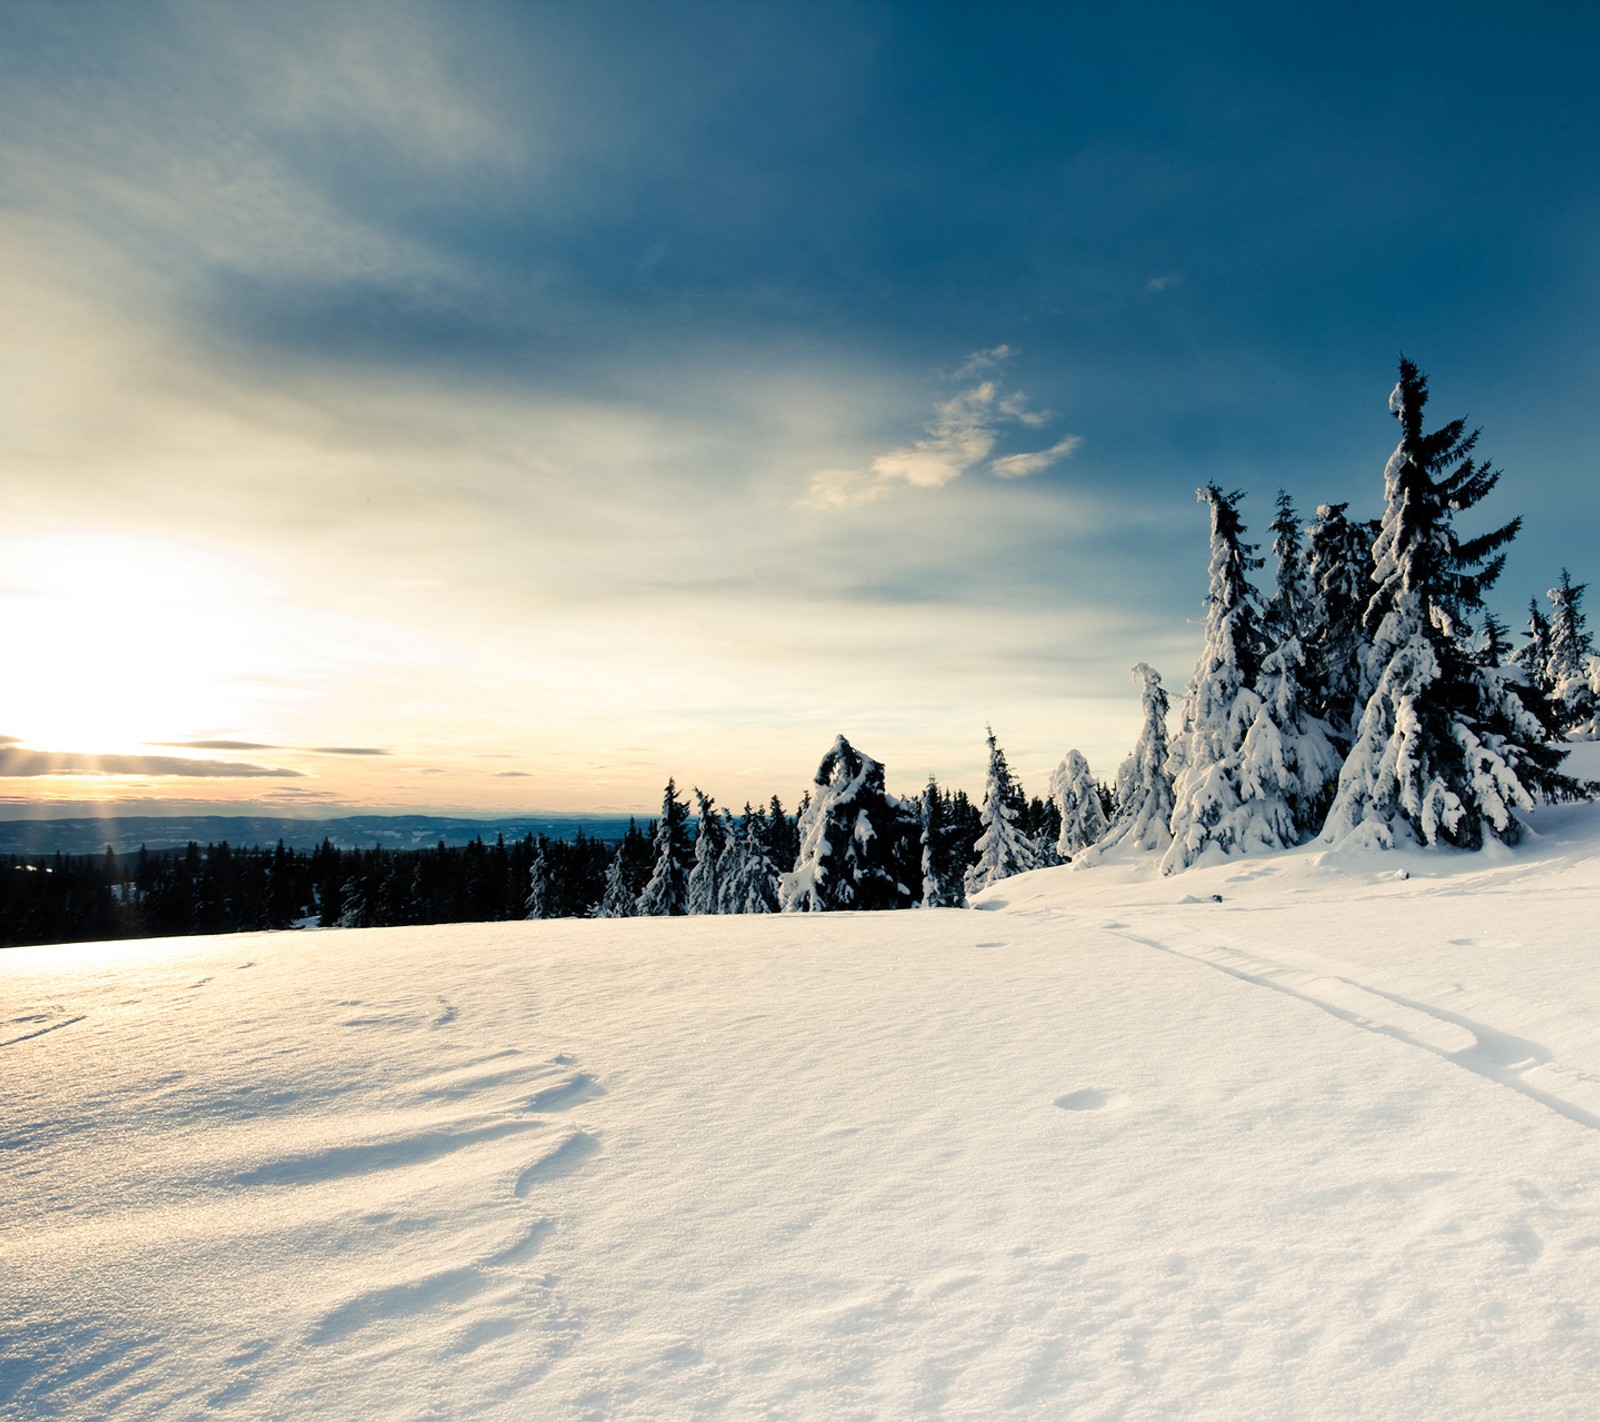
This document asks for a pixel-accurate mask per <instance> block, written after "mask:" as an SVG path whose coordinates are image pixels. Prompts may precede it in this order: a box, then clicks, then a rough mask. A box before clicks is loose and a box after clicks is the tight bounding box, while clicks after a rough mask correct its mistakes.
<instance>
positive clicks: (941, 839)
mask: <svg viewBox="0 0 1600 1422" xmlns="http://www.w3.org/2000/svg"><path fill="white" fill-rule="evenodd" d="M920 810H921V816H922V836H921V845H922V902H921V907H923V908H964V907H965V906H966V902H967V896H966V894H965V893H964V892H963V891H962V886H961V878H960V876H959V875H957V874H954V873H952V872H951V871H950V861H949V853H948V842H949V838H950V823H949V816H948V814H947V812H946V809H945V803H944V797H943V796H942V795H941V794H940V793H939V784H938V782H937V781H936V780H935V779H934V778H933V777H932V776H931V775H930V776H929V777H928V783H927V786H926V787H925V788H924V789H923V792H922V801H921V805H920Z"/></svg>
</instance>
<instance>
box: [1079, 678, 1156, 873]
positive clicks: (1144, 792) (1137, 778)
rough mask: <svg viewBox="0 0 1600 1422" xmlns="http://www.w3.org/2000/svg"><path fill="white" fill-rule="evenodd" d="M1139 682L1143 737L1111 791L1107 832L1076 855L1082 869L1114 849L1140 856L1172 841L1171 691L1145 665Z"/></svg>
mask: <svg viewBox="0 0 1600 1422" xmlns="http://www.w3.org/2000/svg"><path fill="white" fill-rule="evenodd" d="M1133 675H1134V677H1135V679H1136V680H1138V682H1139V684H1140V690H1139V706H1140V710H1141V712H1142V716H1143V719H1142V721H1141V724H1140V727H1139V739H1138V740H1137V741H1136V742H1134V747H1133V749H1132V750H1131V751H1130V752H1129V753H1128V758H1127V759H1126V760H1124V761H1123V762H1122V764H1121V765H1120V766H1119V767H1118V768H1117V782H1116V785H1115V787H1114V788H1113V791H1112V798H1113V799H1114V800H1115V802H1116V807H1115V812H1114V813H1113V814H1112V815H1111V817H1110V824H1109V825H1108V826H1107V829H1106V832H1105V834H1104V835H1103V836H1102V837H1101V838H1100V839H1099V840H1098V841H1096V842H1095V843H1094V844H1093V845H1091V846H1090V847H1089V848H1088V849H1086V850H1084V851H1083V852H1082V853H1081V854H1079V856H1078V860H1077V862H1078V863H1079V864H1080V865H1088V864H1094V863H1097V862H1098V861H1099V860H1101V859H1102V858H1104V857H1105V855H1106V854H1107V853H1108V852H1109V851H1111V850H1113V849H1116V848H1119V847H1121V846H1124V845H1125V846H1127V848H1129V849H1131V850H1134V851H1136V852H1138V853H1140V854H1152V853H1159V852H1161V851H1164V850H1165V849H1166V848H1167V846H1168V845H1170V844H1171V843H1172V829H1171V824H1172V777H1171V775H1169V774H1168V773H1167V760H1168V758H1169V755H1170V751H1169V749H1168V744H1167V710H1168V702H1167V693H1166V689H1165V688H1164V687H1163V686H1162V685H1161V676H1160V673H1158V672H1157V671H1156V669H1155V668H1154V667H1152V666H1150V665H1149V663H1147V662H1140V663H1139V664H1138V665H1137V666H1136V667H1134V669H1133Z"/></svg>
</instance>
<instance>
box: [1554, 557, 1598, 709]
mask: <svg viewBox="0 0 1600 1422" xmlns="http://www.w3.org/2000/svg"><path fill="white" fill-rule="evenodd" d="M1587 589H1588V584H1587V583H1574V582H1573V581H1572V577H1571V575H1570V574H1569V573H1568V572H1567V570H1566V569H1565V568H1563V569H1562V570H1561V581H1560V582H1558V583H1557V584H1556V585H1555V586H1554V587H1553V588H1551V589H1550V591H1549V593H1548V596H1549V598H1550V626H1549V650H1548V652H1547V653H1546V657H1545V679H1546V681H1547V682H1548V684H1549V687H1550V700H1551V702H1552V703H1553V705H1554V707H1555V713H1556V723H1557V725H1558V726H1559V728H1560V729H1561V730H1562V731H1567V732H1571V731H1579V732H1580V734H1581V735H1582V736H1583V738H1584V739H1586V740H1587V739H1593V736H1594V722H1595V710H1596V706H1595V700H1594V693H1593V692H1592V691H1591V690H1590V687H1589V663H1590V661H1591V660H1592V659H1593V657H1594V638H1593V637H1591V636H1590V635H1589V630H1588V628H1587V627H1586V626H1585V622H1586V619H1585V617H1584V615H1583V594H1584V593H1585V591H1587Z"/></svg>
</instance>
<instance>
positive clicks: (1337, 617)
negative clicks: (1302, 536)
mask: <svg viewBox="0 0 1600 1422" xmlns="http://www.w3.org/2000/svg"><path fill="white" fill-rule="evenodd" d="M1349 507H1350V506H1349V505H1348V504H1321V505H1319V506H1318V508H1317V517H1316V521H1315V522H1314V523H1313V524H1312V525H1311V527H1310V529H1309V530H1308V533H1307V545H1306V576H1307V607H1306V615H1305V620H1304V624H1303V628H1302V629H1301V630H1302V632H1303V638H1304V646H1305V651H1306V665H1305V674H1304V683H1305V691H1306V709H1307V710H1308V711H1309V712H1310V713H1311V714H1312V715H1313V716H1318V717H1320V718H1321V719H1322V720H1323V721H1325V722H1326V723H1327V725H1328V728H1329V733H1330V734H1331V735H1332V736H1333V738H1334V741H1335V742H1336V744H1338V745H1339V746H1341V747H1347V746H1348V745H1349V744H1350V741H1351V738H1352V737H1353V736H1354V734H1355V723H1356V719H1357V717H1358V716H1359V715H1360V713H1361V708H1362V707H1363V706H1364V705H1365V704H1366V698H1367V694H1368V692H1369V691H1370V689H1371V688H1369V687H1366V686H1365V685H1364V679H1365V676H1366V670H1365V668H1366V655H1367V637H1366V632H1365V630H1364V628H1363V625H1362V619H1363V617H1364V616H1365V614H1366V610H1367V600H1368V599H1369V598H1370V597H1371V596H1372V579H1371V570H1372V542H1373V539H1374V538H1375V537H1376V529H1375V527H1374V526H1373V525H1371V524H1368V523H1364V522H1352V521H1351V520H1350V519H1348V518H1346V517H1345V510H1346V509H1347V508H1349Z"/></svg>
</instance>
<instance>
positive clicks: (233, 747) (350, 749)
mask: <svg viewBox="0 0 1600 1422" xmlns="http://www.w3.org/2000/svg"><path fill="white" fill-rule="evenodd" d="M150 744H151V745H153V746H172V747H174V748H175V749H177V750H217V751H297V752H300V753H302V754H305V755H393V754H394V752H393V751H388V750H384V749H383V748H382V747H381V746H280V745H272V744H269V743H268V742H265V741H151V742H150Z"/></svg>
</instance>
